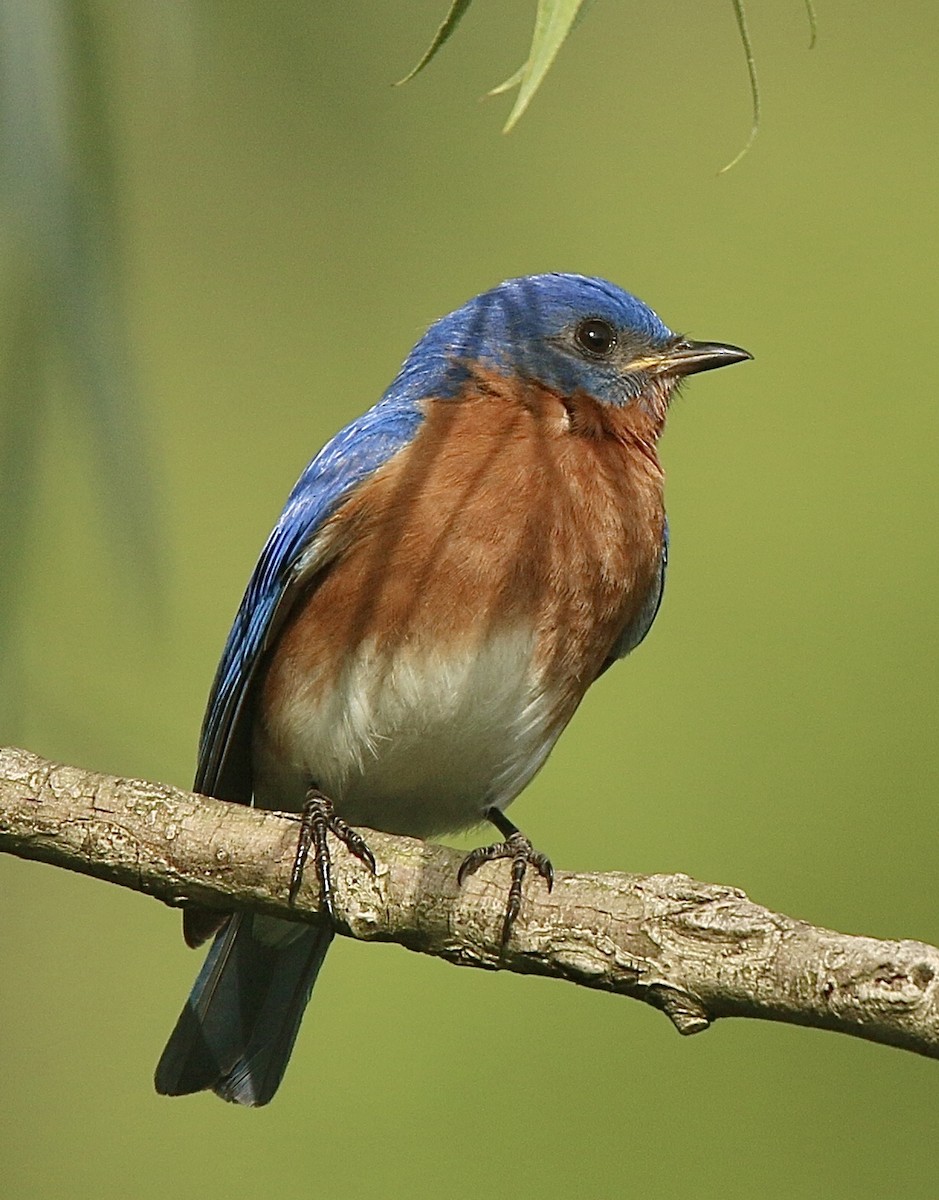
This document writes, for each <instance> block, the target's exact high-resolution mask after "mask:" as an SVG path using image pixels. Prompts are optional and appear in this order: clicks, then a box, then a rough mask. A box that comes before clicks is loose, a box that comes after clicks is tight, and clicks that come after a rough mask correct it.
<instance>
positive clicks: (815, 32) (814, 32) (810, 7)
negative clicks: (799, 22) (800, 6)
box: [805, 0, 818, 50]
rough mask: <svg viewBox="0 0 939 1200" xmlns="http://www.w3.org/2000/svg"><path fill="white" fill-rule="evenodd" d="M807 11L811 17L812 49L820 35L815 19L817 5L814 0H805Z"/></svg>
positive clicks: (810, 45)
mask: <svg viewBox="0 0 939 1200" xmlns="http://www.w3.org/2000/svg"><path fill="white" fill-rule="evenodd" d="M805 11H806V13H807V14H808V18H809V49H810V50H812V49H813V48H814V46H815V39H816V37H818V24H817V22H816V20H815V5H814V4H813V3H812V0H805Z"/></svg>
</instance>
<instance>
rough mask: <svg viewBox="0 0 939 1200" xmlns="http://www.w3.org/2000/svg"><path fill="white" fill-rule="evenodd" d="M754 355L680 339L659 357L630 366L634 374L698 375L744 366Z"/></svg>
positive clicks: (652, 356)
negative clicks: (742, 364)
mask: <svg viewBox="0 0 939 1200" xmlns="http://www.w3.org/2000/svg"><path fill="white" fill-rule="evenodd" d="M752 357H753V355H752V354H751V353H750V352H749V350H741V348H740V347H739V346H730V345H728V344H727V343H726V342H692V341H689V340H688V339H687V338H681V339H680V340H679V341H676V342H673V343H672V344H671V346H669V347H668V348H667V349H665V350H663V351H661V353H659V354H654V355H653V354H649V355H646V356H645V357H644V358H640V359H637V360H636V361H635V362H631V363H630V364H629V369H630V370H633V371H637V370H638V371H648V372H649V373H650V374H651V375H677V376H679V377H681V376H683V375H695V374H697V372H698V371H713V370H715V369H716V368H717V367H729V366H730V364H731V363H737V362H745V361H746V360H747V359H748V358H752Z"/></svg>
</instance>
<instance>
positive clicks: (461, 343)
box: [389, 274, 675, 404]
mask: <svg viewBox="0 0 939 1200" xmlns="http://www.w3.org/2000/svg"><path fill="white" fill-rule="evenodd" d="M589 318H600V319H602V320H604V321H607V322H608V323H609V324H610V325H612V326H613V328H614V329H615V330H616V331H617V334H618V338H619V341H620V343H621V344H622V346H623V347H624V348H625V347H628V348H631V349H633V350H635V351H636V352H640V353H641V352H643V351H649V350H655V349H658V348H661V347H664V346H666V345H667V344H668V343H669V342H671V341H672V340H674V338H675V334H674V333H673V332H672V331H671V330H670V329H669V328H668V326H667V325H665V324H664V323H663V322H662V321H661V320H660V318H659V317H658V316H657V315H656V314H655V313H654V312H653V311H652V309H651V308H649V306H648V305H646V304H643V302H642V301H641V300H638V299H637V298H636V297H635V296H632V295H630V294H629V292H624V291H623V290H622V289H621V288H618V287H616V286H615V285H614V284H612V283H608V282H607V281H606V280H604V279H591V278H588V277H587V276H584V275H561V274H550V275H528V276H525V277H524V278H522V279H509V280H507V281H506V282H505V283H501V284H499V286H498V287H495V288H493V289H492V290H491V291H488V292H483V293H482V294H481V295H479V296H476V297H474V298H473V299H472V300H470V301H469V302H468V303H466V304H464V305H463V307H462V308H458V309H457V310H456V311H455V312H452V313H450V314H449V315H448V316H446V317H442V318H441V319H440V320H439V321H437V322H436V323H435V324H434V325H432V326H431V327H430V329H429V330H428V331H427V333H426V334H425V335H424V337H423V338H421V340H420V341H419V342H418V343H417V345H416V346H415V347H414V349H413V350H412V351H411V353H410V355H409V356H408V358H407V360H406V361H405V363H404V366H403V367H402V368H401V371H400V373H399V375H398V377H397V379H396V380H395V381H394V383H393V384H392V385H391V388H389V394H393V395H395V396H397V397H399V398H403V397H404V396H407V397H408V398H409V399H411V400H412V401H416V400H419V399H422V398H424V397H429V396H438V397H441V398H448V397H452V396H455V395H457V394H458V393H459V392H460V390H461V388H462V387H463V385H464V384H465V383H466V382H467V380H468V378H469V376H470V373H471V368H472V365H473V364H475V363H478V364H480V365H481V366H484V367H487V368H491V369H494V370H496V371H499V372H500V373H502V374H518V375H521V376H522V377H524V378H526V379H531V380H536V381H538V382H540V383H543V384H545V385H546V386H547V387H549V388H551V389H553V390H555V391H558V392H561V393H563V394H567V395H570V394H571V393H573V392H575V391H587V392H589V393H590V394H591V395H593V396H595V397H596V398H597V399H598V400H605V401H607V402H608V403H611V404H623V403H625V402H626V401H627V400H628V399H629V398H630V397H631V396H633V395H635V394H636V392H637V391H638V390H639V389H640V388H641V386H642V380H641V379H640V378H639V377H638V376H632V377H631V376H630V375H629V373H628V372H626V371H624V370H623V364H624V361H625V360H626V358H628V355H623V354H621V355H618V356H617V358H616V359H614V360H612V361H597V360H595V359H591V358H590V357H589V356H586V355H585V354H584V353H583V352H582V351H581V350H579V348H578V347H577V345H576V343H575V341H574V337H573V334H574V330H575V329H576V327H577V326H578V325H579V324H580V322H582V321H584V320H587V319H589Z"/></svg>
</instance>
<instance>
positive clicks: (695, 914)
mask: <svg viewBox="0 0 939 1200" xmlns="http://www.w3.org/2000/svg"><path fill="white" fill-rule="evenodd" d="M296 837H297V820H296V818H295V817H291V816H285V815H283V814H279V813H269V812H261V811H259V810H256V809H250V808H244V807H242V806H241V805H237V804H226V803H223V802H222V801H219V800H213V799H209V798H207V797H203V796H193V795H191V794H190V793H188V792H183V791H179V790H177V789H175V788H171V787H166V786H164V785H162V784H153V783H145V782H142V781H140V780H134V779H116V778H113V777H111V776H107V775H98V774H94V773H92V772H89V771H83V770H80V769H78V768H76V767H65V766H59V765H57V764H55V763H51V762H47V761H46V760H44V759H41V758H38V757H37V756H36V755H34V754H30V753H28V752H27V751H24V750H16V749H5V750H0V850H5V851H8V852H9V853H12V854H16V855H19V856H20V857H21V858H32V859H38V860H40V861H43V862H48V863H53V864H55V865H57V866H61V867H67V868H68V869H69V870H72V871H79V872H81V873H82V874H85V875H94V876H96V877H97V878H99V879H106V880H109V881H110V882H112V883H117V884H120V885H121V886H122V887H128V888H132V889H133V890H134V891H138V892H145V893H147V894H149V895H152V896H156V897H158V898H159V899H161V900H163V901H165V902H166V903H168V904H171V905H179V904H182V903H183V902H185V901H189V900H193V901H198V903H200V904H204V905H208V906H210V907H213V908H222V909H226V908H250V909H253V910H256V911H259V912H266V913H270V914H272V915H276V916H281V917H288V918H291V919H294V920H300V921H302V920H309V919H310V917H311V916H313V915H315V914H316V913H318V912H319V889H318V885H317V881H316V873H315V871H312V870H310V871H308V872H307V875H306V878H305V880H304V883H303V886H302V888H301V891H300V895H299V897H298V900H297V904H296V907H294V908H290V907H288V905H287V900H286V895H287V880H288V878H289V871H290V864H291V862H292V860H293V853H294V848H295V845H296ZM368 842H369V845H370V847H371V849H372V851H373V853H374V854H375V857H376V859H377V860H378V863H379V867H378V874H377V875H376V876H374V877H373V876H371V875H370V874H369V873H368V871H367V870H366V869H365V868H364V867H363V866H362V865H361V864H360V863H359V862H357V861H356V860H355V859H353V858H352V857H351V856H350V855H348V854H346V853H345V852H342V851H340V852H337V853H336V854H335V856H334V859H333V863H334V881H335V885H336V892H337V915H338V919H339V922H340V925H341V926H342V927H341V928H340V932H342V933H345V934H348V935H349V936H352V937H356V938H361V939H365V940H371V941H391V942H399V943H400V944H401V945H403V946H407V947H408V948H409V949H411V950H418V951H421V952H422V953H424V954H433V955H436V956H438V957H439V958H444V959H447V960H448V961H449V962H453V963H458V964H459V965H461V966H473V967H484V968H489V969H493V970H495V969H506V970H510V971H518V972H520V973H523V974H533V975H550V976H556V977H559V978H562V979H568V980H571V981H572V982H574V983H579V984H582V985H584V986H586V987H594V988H602V989H604V990H606V991H613V992H619V993H622V994H623V995H627V996H634V997H636V998H637V999H640V1000H644V1001H646V1002H647V1003H649V1004H652V1005H654V1006H655V1007H656V1008H659V1009H661V1010H663V1011H664V1012H665V1013H667V1015H668V1016H669V1017H670V1018H671V1020H672V1022H673V1023H674V1025H675V1027H676V1028H677V1029H678V1031H679V1032H680V1033H685V1034H690V1033H698V1032H699V1031H701V1030H703V1029H706V1028H707V1026H708V1025H709V1024H710V1023H711V1021H713V1020H714V1019H716V1018H717V1017H730V1016H736V1017H760V1018H763V1019H766V1020H774V1021H787V1022H789V1023H791V1024H796V1025H814V1026H818V1027H820V1028H823V1029H832V1030H836V1031H838V1032H841V1033H849V1034H853V1035H854V1036H856V1037H862V1038H867V1039H868V1040H870V1041H874V1042H883V1043H886V1044H888V1045H892V1046H900V1047H903V1048H904V1049H907V1050H913V1051H915V1052H916V1053H918V1054H924V1055H928V1056H929V1057H932V1058H939V950H936V949H935V948H933V947H932V946H927V945H924V944H923V943H921V942H910V941H903V942H885V941H877V940H875V939H873V938H866V937H852V936H848V935H846V934H839V933H833V932H831V931H829V930H827V929H818V928H815V927H814V926H811V925H807V924H806V923H805V922H803V921H795V920H793V919H792V918H790V917H785V916H781V915H780V914H778V913H773V912H770V911H769V910H768V909H765V908H761V907H760V906H759V905H756V904H753V903H752V902H751V901H750V900H748V899H747V897H746V896H745V895H744V893H743V892H741V891H739V890H737V889H736V888H730V887H722V886H718V885H714V884H705V883H697V882H695V881H694V880H692V879H689V878H688V877H687V876H686V875H648V876H639V875H622V874H602V875H601V874H595V875H574V874H568V873H565V872H558V875H557V879H556V882H555V886H554V891H553V892H552V893H550V894H549V893H548V892H547V890H546V888H545V886H544V884H543V882H542V881H541V880H540V879H536V878H533V879H530V880H527V881H526V893H525V900H524V902H523V905H522V912H521V914H520V917H519V919H518V922H517V923H516V926H515V929H514V932H513V935H512V940H511V943H510V945H509V947H508V948H507V949H506V950H505V951H504V952H502V951H501V950H500V946H499V937H500V930H501V925H502V916H503V909H504V904H505V895H506V887H507V875H506V870H507V868H506V866H505V864H494V865H491V866H486V867H484V868H482V869H481V870H480V871H479V872H478V874H476V875H473V876H472V877H471V878H469V879H468V880H467V881H466V883H465V884H464V886H463V887H462V888H458V887H457V885H456V873H457V868H458V866H459V863H460V860H461V855H460V854H459V853H458V852H457V851H455V850H448V849H447V848H446V847H443V846H437V845H431V844H430V843H426V842H420V841H415V840H413V839H411V838H402V837H390V836H389V835H387V834H381V833H374V832H369V834H368Z"/></svg>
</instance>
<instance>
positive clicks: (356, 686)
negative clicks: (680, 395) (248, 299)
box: [155, 273, 752, 1106]
mask: <svg viewBox="0 0 939 1200" xmlns="http://www.w3.org/2000/svg"><path fill="white" fill-rule="evenodd" d="M355 340H356V341H357V342H358V345H359V348H360V349H365V348H366V347H367V330H364V329H362V330H358V331H357V333H356V338H355ZM751 357H752V356H751V355H750V354H749V353H748V352H747V351H746V350H743V349H741V348H740V347H738V346H734V345H730V344H728V343H724V342H708V341H703V342H702V341H692V340H690V339H689V338H687V337H684V336H682V335H680V334H677V333H674V332H672V330H671V329H670V328H669V327H668V326H666V325H665V324H664V322H663V321H662V320H661V319H660V318H659V317H658V315H657V314H656V313H655V312H654V311H653V310H652V309H651V308H649V307H648V306H647V305H646V304H645V303H643V302H642V301H641V300H639V299H637V298H636V297H635V296H633V295H631V294H630V293H628V292H626V291H623V290H622V289H621V288H619V287H617V286H616V285H614V284H612V283H609V282H607V281H606V280H603V279H599V278H592V277H588V276H583V275H575V274H562V273H547V274H539V275H528V276H524V277H522V278H517V279H510V280H507V281H506V282H504V283H501V284H499V285H498V286H496V287H494V288H492V289H490V290H488V291H485V292H483V293H481V294H480V295H478V296H476V297H474V298H473V299H472V300H470V301H469V302H467V303H466V304H464V305H463V306H462V307H460V308H458V309H456V310H455V311H453V312H451V313H450V314H449V315H447V316H444V317H442V318H441V319H439V320H438V321H436V322H435V323H434V324H432V325H431V326H430V328H429V329H428V330H427V332H426V333H425V334H424V335H423V336H422V337H421V338H420V340H419V341H418V342H417V344H416V345H415V346H414V348H413V349H412V351H411V352H410V354H409V355H408V356H407V358H406V359H405V361H404V364H403V365H402V367H401V368H400V370H399V372H398V374H397V376H396V377H395V379H394V381H393V382H392V383H391V385H390V387H389V388H388V389H387V391H386V392H385V393H384V395H383V396H382V397H381V399H380V400H379V401H378V402H377V403H376V404H375V405H374V406H373V407H372V408H370V409H368V410H367V411H366V412H365V413H364V414H363V415H362V416H360V417H358V418H356V419H355V420H353V421H352V422H351V424H349V425H347V426H346V427H345V428H344V429H343V430H341V432H339V433H338V434H336V436H335V437H333V439H332V440H331V441H329V442H328V443H327V445H326V446H325V447H324V448H323V449H322V450H320V451H319V453H318V454H316V456H315V457H314V458H313V459H312V461H311V462H310V463H309V464H308V466H307V467H306V468H305V470H304V471H303V473H302V474H301V476H300V478H299V480H298V482H297V483H296V485H295V486H294V488H293V490H292V492H291V493H290V495H289V497H288V499H287V502H286V506H285V507H284V510H283V513H282V514H281V516H280V519H279V520H278V521H277V524H276V526H275V527H274V529H273V531H272V533H271V534H270V537H269V538H268V540H267V543H266V544H265V546H264V548H263V550H262V552H261V555H260V558H259V560H258V562H257V565H256V567H255V569H254V572H253V574H252V576H251V578H250V580H249V582H248V585H247V589H246V591H245V593H244V598H243V599H242V601H241V605H240V607H239V609H238V612H237V615H236V617H235V620H234V623H233V626H232V629H231V632H230V633H229V636H228V640H227V642H226V644H225V647H224V650H223V653H222V657H221V661H220V663H219V666H218V670H217V673H216V675H215V680H214V683H213V685H212V689H211V693H210V696H209V701H208V706H207V709H206V715H205V719H204V723H203V727H202V732H201V737H200V743H199V756H198V767H197V772H196V778H195V784H194V791H196V792H198V793H201V794H204V795H207V796H214V797H218V798H220V799H222V800H227V801H232V802H235V803H240V804H254V805H257V806H259V807H262V808H265V809H276V810H280V811H288V812H298V813H301V814H302V817H301V821H300V832H299V837H298V846H297V854H296V859H295V862H294V866H293V871H292V874H291V879H290V882H289V894H290V897H291V899H293V898H294V897H295V896H296V891H297V888H298V886H299V882H300V879H301V878H302V872H303V869H304V863H305V861H306V857H307V854H308V853H309V852H311V851H312V852H313V854H314V860H315V863H316V870H317V874H318V876H319V878H320V883H321V894H322V896H323V912H322V913H321V914H320V915H318V916H317V917H316V919H315V920H314V921H313V922H312V923H310V924H307V923H300V922H296V921H290V920H285V919H282V918H274V917H270V916H267V915H259V914H253V913H251V912H245V911H242V912H235V913H223V912H222V913H220V912H215V911H210V910H207V909H204V908H199V907H196V906H193V907H189V908H187V909H185V910H184V914H183V924H184V934H185V938H186V941H187V943H188V944H189V945H190V946H197V945H199V944H200V943H202V942H203V941H205V940H207V939H208V937H210V936H213V935H214V941H213V943H212V946H211V949H210V950H209V953H208V955H207V957H206V960H205V962H204V965H203V967H202V969H201V971H200V973H199V976H198V978H197V979H196V982H195V985H194V987H193V989H192V992H191V994H190V996H189V999H188V1001H187V1002H186V1005H185V1007H184V1008H183V1011H182V1013H181V1015H180V1017H179V1020H178V1022H177V1024H176V1027H175V1029H174V1030H173V1033H172V1035H171V1037H170V1039H169V1042H168V1043H167V1046H166V1049H165V1050H164V1052H163V1055H162V1057H161V1059H160V1062H159V1064H158V1066H157V1070H156V1075H155V1084H156V1089H157V1091H158V1092H160V1093H162V1094H166V1095H181V1094H188V1093H192V1092H198V1091H202V1090H211V1091H213V1092H215V1094H216V1095H218V1096H220V1097H221V1098H222V1099H224V1100H228V1101H231V1102H235V1103H239V1104H243V1105H248V1106H259V1105H264V1104H267V1103H268V1102H269V1101H270V1100H271V1098H272V1097H273V1095H274V1093H275V1092H276V1090H277V1088H278V1086H279V1084H280V1082H281V1079H282V1077H283V1074H284V1071H285V1069H286V1066H287V1062H288V1059H289V1057H290V1054H291V1051H292V1049H293V1046H294V1042H295V1039H296V1036H297V1032H298V1029H299V1026H300V1021H301V1018H302V1016H303V1013H304V1010H305V1008H306V1005H307V1002H308V1000H309V998H310V993H311V991H312V988H313V985H314V983H315V981H316V978H317V975H318V973H319V970H320V967H321V965H322V962H323V959H324V956H325V954H326V951H327V950H328V948H329V944H330V942H331V940H332V938H333V935H334V931H335V924H334V919H333V918H334V909H333V887H332V881H331V877H330V854H331V851H330V848H329V843H328V839H327V832H329V833H332V834H333V835H334V836H335V837H336V838H337V839H338V841H339V843H340V844H341V845H344V847H345V848H346V850H347V851H348V852H350V853H352V854H353V855H355V856H356V857H358V858H359V859H361V860H362V861H363V862H364V863H365V865H366V866H367V867H368V868H370V869H372V870H374V869H375V860H374V857H373V855H372V853H371V851H370V850H369V848H368V844H367V835H363V834H362V833H360V832H359V831H358V830H359V829H360V828H361V827H365V828H366V829H375V830H383V831H386V832H388V833H393V834H403V835H409V836H414V837H420V838H431V837H435V836H438V835H441V834H446V833H450V832H455V831H458V830H463V829H468V828H470V827H472V826H476V825H479V824H481V823H482V822H484V821H486V820H488V821H489V822H491V823H492V824H493V825H495V827H496V828H497V829H498V830H499V832H500V834H501V835H502V838H503V840H501V841H498V842H494V843H492V844H491V845H488V846H483V847H481V848H480V849H479V850H476V851H473V852H471V853H470V854H469V855H468V856H467V857H466V859H465V860H464V862H463V865H462V867H461V869H460V875H459V878H460V881H461V882H462V880H463V879H465V877H466V876H467V875H468V874H470V873H472V872H473V871H475V870H476V869H478V868H479V867H480V866H481V865H482V864H483V863H484V862H488V861H496V860H501V859H507V860H509V862H510V864H511V867H510V879H511V882H510V886H509V888H508V895H507V901H506V910H505V917H504V921H503V925H502V939H503V943H507V942H508V941H509V939H510V938H511V936H512V930H513V926H514V923H515V919H516V917H517V915H518V911H519V907H520V904H521V901H522V895H523V890H522V889H523V882H524V879H525V877H526V872H528V869H529V867H531V868H532V872H533V875H534V876H538V877H540V878H541V880H542V881H543V884H544V886H547V887H549V888H550V886H551V883H552V879H553V868H552V867H551V863H550V861H549V859H548V858H547V857H546V856H545V855H543V854H541V853H539V852H538V851H536V850H535V849H534V848H533V846H532V844H531V842H530V841H529V840H528V838H527V837H525V835H524V834H522V833H521V831H520V830H519V829H518V828H517V827H516V826H515V825H514V824H513V823H512V822H511V821H510V820H509V818H508V817H507V816H506V815H505V809H506V807H507V806H508V805H509V804H510V802H511V801H512V800H514V799H515V797H516V796H517V795H518V794H519V793H520V792H521V791H522V789H523V788H524V787H525V786H526V784H527V783H528V782H529V781H530V780H531V779H532V777H533V776H534V775H535V773H536V772H537V771H538V770H539V768H540V767H541V766H542V764H543V763H544V762H545V760H546V758H547V757H548V755H549V753H550V751H551V749H552V747H553V746H554V744H555V742H556V740H557V738H558V737H559V735H560V734H561V732H562V730H563V729H564V727H565V726H566V725H567V723H568V722H569V721H570V719H571V717H572V716H573V714H574V712H575V710H576V709H577V707H578V705H579V703H580V701H581V700H582V699H583V697H584V694H585V693H586V691H587V689H588V688H589V687H590V685H591V684H592V683H593V682H594V681H595V680H596V679H597V678H598V676H600V675H601V674H603V672H604V671H606V670H607V669H608V668H609V667H610V666H611V665H612V664H613V663H615V662H616V661H617V660H619V659H621V658H624V657H625V656H626V655H628V654H629V653H630V652H631V651H632V650H634V649H635V648H636V647H637V646H638V645H639V643H640V642H641V641H642V640H643V638H644V637H645V636H646V634H647V633H648V631H649V628H650V626H651V625H652V622H653V621H654V619H655V617H656V614H657V612H658V610H659V605H660V603H661V599H662V590H663V586H664V582H665V571H666V563H667V558H668V525H667V521H666V514H665V505H664V498H663V483H664V476H663V471H662V467H661V465H660V461H659V457H658V453H657V442H658V439H659V436H660V434H661V433H662V430H663V427H664V425H665V420H666V415H667V413H668V408H669V402H670V400H671V398H672V397H673V395H674V394H675V391H676V389H677V388H678V386H679V385H680V384H681V382H682V381H683V380H684V379H685V377H687V376H688V375H692V374H695V373H697V372H702V371H708V370H712V369H714V368H718V367H723V366H727V365H730V364H732V363H737V362H741V361H743V360H745V359H749V358H751ZM535 882H536V883H537V880H535Z"/></svg>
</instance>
